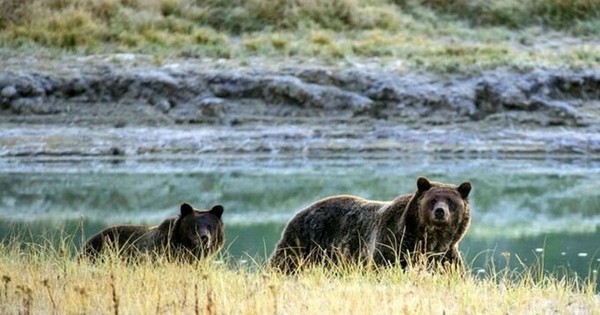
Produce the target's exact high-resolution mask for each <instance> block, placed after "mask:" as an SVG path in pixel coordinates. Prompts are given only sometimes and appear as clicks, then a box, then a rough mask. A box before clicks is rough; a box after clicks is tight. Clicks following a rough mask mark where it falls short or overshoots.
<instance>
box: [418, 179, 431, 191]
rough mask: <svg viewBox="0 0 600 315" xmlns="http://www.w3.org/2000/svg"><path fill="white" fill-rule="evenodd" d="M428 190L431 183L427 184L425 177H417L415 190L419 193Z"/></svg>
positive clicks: (427, 180)
mask: <svg viewBox="0 0 600 315" xmlns="http://www.w3.org/2000/svg"><path fill="white" fill-rule="evenodd" d="M429 188H431V183H430V182H429V179H427V178H425V177H419V178H418V179H417V189H419V191H421V192H423V191H427V190H429Z"/></svg>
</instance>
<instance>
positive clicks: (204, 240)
mask: <svg viewBox="0 0 600 315" xmlns="http://www.w3.org/2000/svg"><path fill="white" fill-rule="evenodd" d="M198 237H199V238H200V243H201V244H203V245H205V246H208V245H210V241H211V237H210V231H209V230H208V229H206V228H203V229H200V231H198Z"/></svg>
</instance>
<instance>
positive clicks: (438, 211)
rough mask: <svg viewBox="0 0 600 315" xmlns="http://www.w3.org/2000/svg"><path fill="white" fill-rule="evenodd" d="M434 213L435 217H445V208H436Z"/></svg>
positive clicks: (439, 218) (438, 218)
mask: <svg viewBox="0 0 600 315" xmlns="http://www.w3.org/2000/svg"><path fill="white" fill-rule="evenodd" d="M433 214H434V215H435V218H436V219H437V220H441V219H443V218H444V215H445V212H444V209H442V208H436V209H435V211H434V212H433Z"/></svg>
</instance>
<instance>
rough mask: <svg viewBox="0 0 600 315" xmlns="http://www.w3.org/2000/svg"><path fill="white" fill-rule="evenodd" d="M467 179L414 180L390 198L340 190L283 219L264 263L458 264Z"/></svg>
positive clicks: (466, 219)
mask: <svg viewBox="0 0 600 315" xmlns="http://www.w3.org/2000/svg"><path fill="white" fill-rule="evenodd" d="M470 191H471V183H469V182H465V183H462V184H460V185H459V186H455V185H451V184H444V183H438V182H431V181H429V180H428V179H427V178H425V177H420V178H418V180H417V191H416V192H415V193H414V194H409V195H401V196H398V197H396V199H394V200H392V201H373V200H365V199H362V198H359V197H356V196H349V195H341V196H333V197H329V198H325V199H323V200H319V201H317V202H315V203H313V204H312V205H310V206H308V207H307V208H305V209H303V210H301V211H300V212H298V213H297V214H296V215H295V216H294V217H293V218H292V219H291V220H290V222H289V223H288V224H287V226H286V228H285V230H284V232H283V235H282V237H281V240H280V241H279V243H278V244H277V246H276V248H275V251H274V252H273V255H272V256H271V259H270V262H269V263H270V266H271V267H273V268H276V269H278V270H281V271H283V272H287V273H289V272H293V271H295V270H297V269H298V268H299V267H301V266H304V265H311V264H315V263H320V264H332V263H333V264H335V263H340V262H350V263H362V264H370V263H375V265H376V266H389V265H393V264H396V263H399V264H400V265H401V266H402V267H403V268H404V267H406V266H407V265H408V264H409V263H410V262H412V261H414V260H413V259H411V258H417V257H419V256H420V257H423V255H419V254H425V256H426V257H427V258H428V260H429V262H431V263H441V264H443V265H445V264H446V263H450V264H456V265H458V266H459V267H460V268H462V264H463V263H462V258H461V256H460V253H459V251H458V243H459V242H460V240H461V239H462V238H463V236H464V235H465V233H466V231H467V229H468V227H469V224H470V221H471V216H470V209H469V202H468V199H467V198H468V196H469V192H470Z"/></svg>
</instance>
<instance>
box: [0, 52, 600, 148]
mask: <svg viewBox="0 0 600 315" xmlns="http://www.w3.org/2000/svg"><path fill="white" fill-rule="evenodd" d="M3 64H4V70H3V71H2V72H0V92H1V93H0V108H1V109H0V113H1V115H0V125H1V126H2V128H1V129H0V135H1V136H0V156H61V155H62V156H67V155H68V156H110V155H124V156H136V155H148V154H178V153H181V154H202V153H215V152H217V153H231V154H236V153H265V152H266V153H286V154H309V155H310V154H328V153H336V152H345V153H357V154H358V153H369V152H383V153H385V152H404V153H408V154H410V153H426V154H429V153H441V154H466V155H481V154H483V155H484V156H490V155H498V154H500V155H502V154H508V155H510V154H516V155H546V154H566V155H577V156H594V155H595V154H597V153H600V132H599V131H600V111H598V109H597V108H598V106H599V105H600V69H587V70H576V69H543V68H540V69H535V70H531V71H526V72H517V71H509V70H505V69H497V70H493V71H487V72H483V73H477V74H472V75H465V74H455V75H435V74H428V73H420V72H415V71H411V70H407V69H402V68H401V67H400V68H394V61H393V60H389V59H362V60H355V61H353V62H350V61H339V62H338V63H337V64H324V63H323V62H319V61H316V60H312V61H311V60H309V61H306V62H305V60H300V59H298V60H295V59H281V60H267V59H262V58H257V59H256V60H253V61H252V62H250V64H246V63H245V62H240V61H239V60H238V61H235V60H223V59H217V60H215V59H193V58H192V59H174V60H166V61H163V62H160V63H159V64H156V63H155V62H154V61H153V60H152V57H151V56H145V55H134V54H120V55H110V56H107V55H93V56H61V57H58V58H56V57H55V58H49V59H45V58H41V57H29V58H26V57H23V56H21V57H18V58H8V59H6V60H4V62H3Z"/></svg>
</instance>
